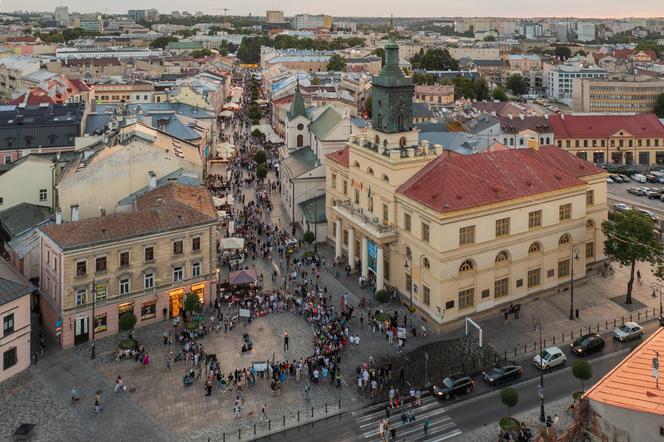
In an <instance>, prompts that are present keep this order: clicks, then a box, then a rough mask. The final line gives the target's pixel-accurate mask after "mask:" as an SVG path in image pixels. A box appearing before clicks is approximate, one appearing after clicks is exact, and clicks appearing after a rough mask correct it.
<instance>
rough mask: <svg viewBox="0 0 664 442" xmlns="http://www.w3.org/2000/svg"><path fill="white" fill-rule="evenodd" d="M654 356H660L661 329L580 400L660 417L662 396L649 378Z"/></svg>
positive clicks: (663, 341) (663, 413) (663, 331)
mask: <svg viewBox="0 0 664 442" xmlns="http://www.w3.org/2000/svg"><path fill="white" fill-rule="evenodd" d="M656 352H657V353H659V354H660V355H662V356H664V328H658V329H657V330H656V331H655V333H653V334H652V336H650V337H649V338H648V339H646V340H645V341H644V342H643V343H642V344H641V345H640V346H639V347H638V348H636V349H635V350H633V351H632V352H631V353H629V355H628V356H627V357H626V358H625V359H623V360H622V362H620V364H618V365H617V366H616V367H615V368H614V369H613V370H611V371H610V372H609V373H607V374H606V375H605V376H604V377H603V378H602V379H600V380H599V381H598V382H597V383H596V384H595V385H593V386H592V388H591V389H590V390H588V391H587V392H586V394H585V395H584V397H586V398H589V399H591V400H593V401H597V402H600V403H603V404H607V405H611V406H613V407H618V408H624V409H628V410H632V411H638V412H644V413H653V414H658V415H661V416H664V392H663V391H662V387H660V388H659V389H658V388H657V386H656V382H655V378H654V377H653V375H652V359H653V356H655V354H656ZM661 362H664V361H660V363H661ZM660 370H661V368H660Z"/></svg>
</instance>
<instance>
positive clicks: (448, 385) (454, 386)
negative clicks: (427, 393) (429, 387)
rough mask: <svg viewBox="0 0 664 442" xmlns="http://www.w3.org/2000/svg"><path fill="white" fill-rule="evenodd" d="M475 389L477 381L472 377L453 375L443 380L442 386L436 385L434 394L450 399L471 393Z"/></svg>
mask: <svg viewBox="0 0 664 442" xmlns="http://www.w3.org/2000/svg"><path fill="white" fill-rule="evenodd" d="M474 387H475V381H473V379H472V378H471V377H470V376H468V375H465V374H453V375H451V376H448V377H446V378H445V379H443V382H441V383H440V385H434V386H433V393H434V394H435V395H436V396H438V397H442V398H443V399H449V398H451V397H452V396H456V395H458V394H464V393H470V392H471V391H473V388H474Z"/></svg>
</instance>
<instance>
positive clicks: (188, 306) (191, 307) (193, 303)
mask: <svg viewBox="0 0 664 442" xmlns="http://www.w3.org/2000/svg"><path fill="white" fill-rule="evenodd" d="M200 306H201V300H200V298H199V297H198V295H196V294H195V293H188V294H187V296H185V297H184V308H185V310H187V312H189V313H192V312H195V311H197V310H198V309H199V308H200Z"/></svg>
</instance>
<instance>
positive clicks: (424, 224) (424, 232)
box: [422, 223, 429, 242]
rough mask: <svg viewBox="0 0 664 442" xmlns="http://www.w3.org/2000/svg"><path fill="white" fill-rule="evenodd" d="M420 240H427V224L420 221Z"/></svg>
mask: <svg viewBox="0 0 664 442" xmlns="http://www.w3.org/2000/svg"><path fill="white" fill-rule="evenodd" d="M422 241H425V242H429V224H427V223H422Z"/></svg>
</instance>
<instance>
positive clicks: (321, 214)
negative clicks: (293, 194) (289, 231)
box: [298, 195, 327, 224]
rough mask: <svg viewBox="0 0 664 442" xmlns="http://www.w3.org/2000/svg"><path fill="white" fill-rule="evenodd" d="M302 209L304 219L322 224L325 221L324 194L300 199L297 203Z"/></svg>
mask: <svg viewBox="0 0 664 442" xmlns="http://www.w3.org/2000/svg"><path fill="white" fill-rule="evenodd" d="M298 206H299V207H300V209H301V210H302V214H303V215H304V219H305V221H307V222H309V223H313V224H324V223H326V222H327V218H326V216H325V195H319V196H317V197H315V198H311V199H308V200H306V201H302V202H301V203H300V204H298Z"/></svg>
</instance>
